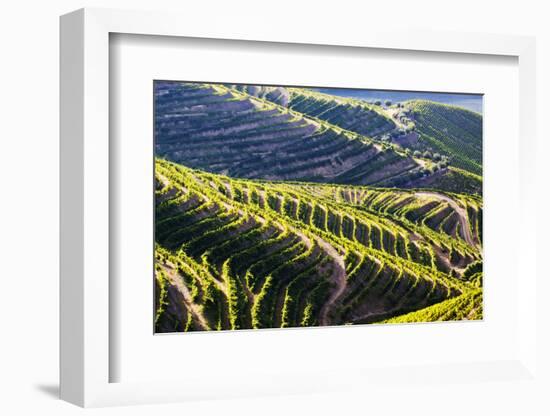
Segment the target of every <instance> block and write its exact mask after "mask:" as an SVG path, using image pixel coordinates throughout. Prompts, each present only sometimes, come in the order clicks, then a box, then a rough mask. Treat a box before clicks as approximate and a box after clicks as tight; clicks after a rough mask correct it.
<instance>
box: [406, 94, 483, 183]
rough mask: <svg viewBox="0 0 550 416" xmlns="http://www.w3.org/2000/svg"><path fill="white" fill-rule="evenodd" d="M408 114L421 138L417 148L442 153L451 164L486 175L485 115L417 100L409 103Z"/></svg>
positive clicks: (407, 105) (414, 147) (407, 106)
mask: <svg viewBox="0 0 550 416" xmlns="http://www.w3.org/2000/svg"><path fill="white" fill-rule="evenodd" d="M404 113H405V114H404V115H405V117H408V118H410V119H412V120H413V122H414V124H415V128H416V132H417V133H418V134H419V135H420V137H419V141H418V143H417V145H416V146H413V147H412V148H413V149H418V150H420V151H426V150H428V151H430V152H438V153H440V154H442V155H445V156H447V157H449V158H450V164H451V166H455V167H457V168H460V169H464V170H465V171H468V172H470V173H473V174H475V175H481V174H482V170H483V169H482V150H483V144H482V128H483V125H482V117H481V115H479V114H478V113H475V112H473V111H469V110H465V109H462V108H460V107H455V106H452V105H446V104H439V103H435V102H432V101H424V100H414V101H408V102H407V103H405V110H404Z"/></svg>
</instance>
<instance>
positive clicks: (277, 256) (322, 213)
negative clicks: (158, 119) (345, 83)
mask: <svg viewBox="0 0 550 416" xmlns="http://www.w3.org/2000/svg"><path fill="white" fill-rule="evenodd" d="M155 171H156V175H157V187H156V191H155V192H156V198H157V201H156V202H157V203H156V207H157V208H156V237H157V249H156V252H157V255H156V265H157V266H156V270H158V271H160V272H157V281H159V282H160V283H162V282H164V281H165V277H166V275H165V274H163V273H165V272H164V270H171V274H173V277H171V278H172V279H176V278H177V279H181V284H182V285H184V286H185V287H186V292H185V293H184V294H183V295H182V296H181V297H180V298H182V299H183V300H182V302H183V303H182V304H180V305H177V304H173V302H177V299H178V298H177V296H167V295H166V293H167V292H166V290H164V291H163V289H162V287H163V286H162V284H161V285H159V290H157V298H158V299H157V305H162V306H163V307H162V308H160V307H158V308H157V315H158V316H162V319H163V322H172V323H173V329H172V330H178V331H187V330H189V331H191V330H203V329H241V328H271V327H292V326H312V325H322V324H326V323H327V321H329V322H332V323H370V322H380V321H383V320H384V319H388V318H390V317H392V316H399V315H403V314H407V313H409V312H410V311H416V310H420V309H422V308H425V307H426V306H429V305H434V304H439V303H441V302H442V301H445V300H446V299H453V298H456V297H457V296H459V297H460V296H461V295H463V294H468V293H470V291H472V290H476V288H478V287H480V286H481V280H482V277H481V275H480V273H473V274H472V276H471V279H469V280H468V281H467V282H465V280H467V279H463V278H462V279H460V278H457V277H459V274H458V272H457V271H456V270H454V267H455V266H454V265H457V266H456V267H457V268H458V267H464V265H467V264H469V263H472V262H475V261H480V260H481V251H480V247H479V246H470V245H468V244H467V243H466V242H465V241H464V240H463V239H462V237H461V235H462V234H461V231H460V229H459V227H458V218H457V217H456V215H455V216H453V215H452V214H453V212H452V211H453V210H450V209H449V207H448V205H447V204H446V203H445V202H444V200H442V199H438V198H435V197H431V196H426V195H424V196H420V195H417V193H416V192H415V191H406V190H396V189H381V188H370V187H363V186H349V185H334V184H333V185H322V184H315V183H301V182H267V181H253V180H246V179H231V178H228V177H225V176H220V175H215V174H211V173H206V172H202V171H197V170H193V169H189V168H185V167H183V166H181V165H177V164H174V163H170V162H167V161H164V160H160V159H158V160H157V161H156V167H155ZM446 195H447V197H449V198H453V199H454V200H455V201H457V203H458V204H461V205H463V206H465V207H468V218H467V219H468V221H469V222H471V224H470V229H471V231H472V233H477V232H478V227H479V225H480V218H481V217H480V216H479V215H478V213H480V212H481V210H482V206H481V202H480V200H479V199H478V198H476V197H473V196H468V195H462V194H461V195H455V194H446ZM327 247H332V249H331V250H333V251H331V250H329V249H328V248H327ZM338 256H341V257H338ZM339 258H340V260H339ZM445 259H447V260H445ZM340 261H341V262H342V264H343V267H344V269H343V271H342V272H339V271H338V270H339V267H340V266H338V264H339V262H340ZM449 264H451V266H449ZM475 271H476V270H473V272H475ZM338 273H344V279H345V282H346V283H345V286H344V291H343V293H342V294H341V295H340V296H339V297H338V298H337V299H336V302H335V303H334V304H331V305H330V306H326V305H327V304H328V302H329V299H330V297H331V294H333V293H334V291H335V290H336V289H337V287H338V285H339V284H340V283H338V280H337V279H336V276H337V274H338ZM370 305H378V306H372V307H376V308H378V309H380V310H382V311H383V312H376V313H373V312H368V311H369V308H370V307H371V306H370ZM323 308H325V309H326V311H325V312H323ZM378 309H377V310H378ZM178 310H182V311H184V312H182V313H183V315H181V316H180V315H178V314H177V311H178ZM476 313H477V312H476ZM158 328H159V327H158V325H157V329H158ZM161 330H163V331H164V330H166V325H163V326H162V328H161Z"/></svg>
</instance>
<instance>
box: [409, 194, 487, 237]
mask: <svg viewBox="0 0 550 416" xmlns="http://www.w3.org/2000/svg"><path fill="white" fill-rule="evenodd" d="M415 195H416V196H420V197H422V196H427V197H431V198H436V199H439V200H440V201H445V202H447V203H448V204H449V205H450V206H451V208H453V209H454V210H455V211H456V213H457V214H458V220H459V221H460V233H461V234H462V238H463V239H464V241H466V242H467V243H468V244H469V245H471V246H475V245H476V243H475V241H474V238H473V236H472V230H471V229H470V222H469V221H468V214H467V213H466V210H465V209H464V208H462V207H461V206H460V205H458V204H457V203H456V201H454V200H453V199H451V198H449V197H448V196H447V195H443V194H438V193H436V192H416V193H415Z"/></svg>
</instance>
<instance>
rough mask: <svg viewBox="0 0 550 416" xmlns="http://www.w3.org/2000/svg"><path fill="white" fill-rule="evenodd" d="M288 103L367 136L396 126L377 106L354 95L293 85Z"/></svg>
mask: <svg viewBox="0 0 550 416" xmlns="http://www.w3.org/2000/svg"><path fill="white" fill-rule="evenodd" d="M289 91H290V101H289V103H288V106H289V107H290V108H292V109H293V110H295V111H298V112H300V113H303V114H307V115H309V116H311V117H316V118H318V119H320V120H324V121H326V122H329V123H331V124H333V125H335V126H338V127H341V128H343V129H346V130H349V131H353V132H356V133H359V134H362V135H365V136H369V137H374V136H379V135H382V134H384V133H387V132H389V131H392V130H393V129H395V128H396V124H395V123H394V122H393V121H392V119H391V118H389V117H387V116H386V115H384V114H383V113H382V112H381V111H380V110H379V109H378V110H377V107H376V106H374V105H372V104H368V103H366V102H365V101H361V100H355V99H353V98H338V97H335V96H333V95H328V94H322V93H319V92H314V91H311V90H307V89H304V88H290V89H289Z"/></svg>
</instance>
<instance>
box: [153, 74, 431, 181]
mask: <svg viewBox="0 0 550 416" xmlns="http://www.w3.org/2000/svg"><path fill="white" fill-rule="evenodd" d="M287 94H288V92H285V91H284V90H281V89H280V88H276V89H267V88H264V87H262V88H260V87H258V88H242V87H241V88H240V89H238V88H233V87H231V86H226V85H220V84H190V83H173V82H165V83H162V82H157V83H156V88H155V138H156V140H155V153H156V155H157V156H159V157H163V158H166V159H169V160H172V161H174V162H177V163H181V164H183V165H186V166H189V167H192V168H199V169H203V170H206V171H209V172H214V173H220V174H224V175H228V176H231V177H236V178H255V179H268V180H301V181H313V182H325V183H342V184H354V185H366V184H369V185H377V186H398V185H399V186H400V185H403V184H412V183H414V181H416V180H418V179H420V178H422V177H424V176H427V175H428V174H430V171H429V170H428V169H426V164H428V165H430V166H431V165H433V164H432V163H431V162H429V161H422V160H420V159H417V158H414V157H412V156H411V155H410V153H408V152H406V151H405V150H403V149H401V148H399V147H398V146H393V145H390V144H387V143H382V142H379V141H374V140H373V139H372V138H371V137H369V136H367V135H365V134H364V133H366V132H370V133H371V134H372V133H376V132H377V133H378V134H380V133H382V132H384V131H387V130H388V129H390V128H393V127H392V126H393V122H392V121H391V120H389V119H388V118H387V117H384V116H382V115H380V114H378V113H377V112H376V111H373V110H370V109H368V108H367V107H364V108H363V107H357V111H356V112H355V110H354V114H355V116H357V117H358V118H359V119H361V120H362V124H361V125H362V126H363V127H362V128H359V127H357V126H356V127H357V129H356V130H357V131H350V130H348V129H346V128H343V127H340V126H338V125H335V124H332V123H330V122H328V121H326V120H323V119H321V118H317V117H314V116H312V115H309V114H306V113H302V112H298V111H295V110H294V109H293V106H295V107H296V108H298V107H300V108H302V107H301V106H300V105H299V103H297V98H296V97H297V95H296V94H297V92H296V90H292V92H291V100H290V103H289V106H290V107H285V106H284V105H281V104H284V103H285V101H286V99H287V98H285V97H287ZM270 100H273V101H270ZM278 102H280V103H281V104H278ZM293 103H294V104H293ZM354 108H355V107H354ZM302 109H303V108H302ZM346 109H347V107H343V108H338V111H336V113H337V114H336V113H335V114H333V116H334V117H332V116H331V117H328V116H327V113H325V115H324V116H323V117H326V118H327V120H331V121H333V122H338V123H340V124H341V125H342V126H347V127H353V126H351V125H348V124H349V123H346V122H345V120H347V119H346V118H345V116H344V113H345V111H347V110H346ZM333 113H334V112H333ZM356 113H357V114H356ZM314 114H317V112H315V113H314ZM317 116H322V115H321V114H317ZM355 116H354V117H355ZM434 171H435V170H434Z"/></svg>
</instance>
